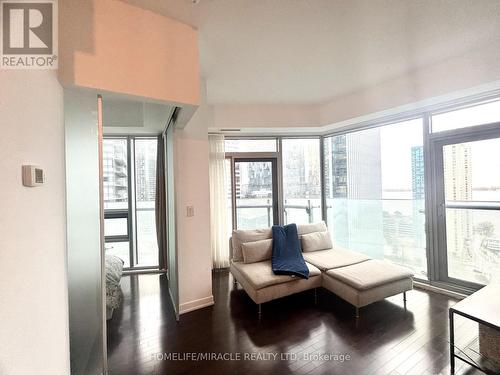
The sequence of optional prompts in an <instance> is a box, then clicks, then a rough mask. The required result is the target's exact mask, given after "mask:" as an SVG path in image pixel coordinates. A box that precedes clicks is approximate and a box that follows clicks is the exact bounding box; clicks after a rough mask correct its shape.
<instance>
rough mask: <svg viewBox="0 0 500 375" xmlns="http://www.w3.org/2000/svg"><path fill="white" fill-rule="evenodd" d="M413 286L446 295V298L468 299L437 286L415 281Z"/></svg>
mask: <svg viewBox="0 0 500 375" xmlns="http://www.w3.org/2000/svg"><path fill="white" fill-rule="evenodd" d="M413 286H414V287H415V288H419V289H424V290H429V291H431V292H434V293H439V294H444V295H445V296H448V297H453V298H457V299H464V298H465V297H467V296H466V295H465V294H461V293H457V292H453V291H451V290H446V289H443V288H440V287H437V286H435V285H430V284H427V283H422V282H418V281H414V282H413Z"/></svg>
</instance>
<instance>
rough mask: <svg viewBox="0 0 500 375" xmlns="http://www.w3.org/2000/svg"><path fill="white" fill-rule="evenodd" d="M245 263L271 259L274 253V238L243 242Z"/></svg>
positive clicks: (242, 248)
mask: <svg viewBox="0 0 500 375" xmlns="http://www.w3.org/2000/svg"><path fill="white" fill-rule="evenodd" d="M241 250H242V253H243V262H244V263H256V262H262V261H264V260H269V259H271V256H272V254H273V240H272V238H270V239H268V240H260V241H253V242H245V243H242V244H241Z"/></svg>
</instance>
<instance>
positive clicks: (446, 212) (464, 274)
mask: <svg viewBox="0 0 500 375" xmlns="http://www.w3.org/2000/svg"><path fill="white" fill-rule="evenodd" d="M433 152H434V155H435V158H434V173H435V177H436V204H437V239H438V248H439V249H440V251H439V254H438V257H439V259H438V273H439V278H440V280H442V281H445V282H448V283H452V284H455V285H460V286H463V287H468V288H473V289H477V288H479V287H480V286H482V285H485V284H488V283H490V282H493V281H495V280H498V276H497V275H498V271H499V270H500V241H499V240H498V237H497V236H496V235H497V234H498V233H500V189H499V186H500V131H499V130H498V129H496V130H493V131H492V130H491V129H487V130H485V131H478V130H476V129H473V131H470V132H461V133H460V134H457V135H454V136H450V137H446V138H445V139H442V140H439V141H436V142H434V145H433Z"/></svg>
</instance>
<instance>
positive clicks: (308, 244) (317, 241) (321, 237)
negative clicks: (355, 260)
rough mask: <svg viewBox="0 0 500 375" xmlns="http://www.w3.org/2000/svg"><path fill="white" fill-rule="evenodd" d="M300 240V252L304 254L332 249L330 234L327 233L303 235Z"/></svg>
mask: <svg viewBox="0 0 500 375" xmlns="http://www.w3.org/2000/svg"><path fill="white" fill-rule="evenodd" d="M301 240H302V251H303V252H305V253H307V252H310V251H319V250H326V249H331V248H332V247H333V246H332V239H331V237H330V232H328V231H325V232H313V233H308V234H303V235H302V238H301Z"/></svg>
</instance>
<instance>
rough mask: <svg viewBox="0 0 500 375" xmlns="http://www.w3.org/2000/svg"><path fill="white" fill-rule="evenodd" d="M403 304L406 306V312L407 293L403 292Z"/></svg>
mask: <svg viewBox="0 0 500 375" xmlns="http://www.w3.org/2000/svg"><path fill="white" fill-rule="evenodd" d="M403 303H404V305H405V310H406V292H403Z"/></svg>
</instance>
